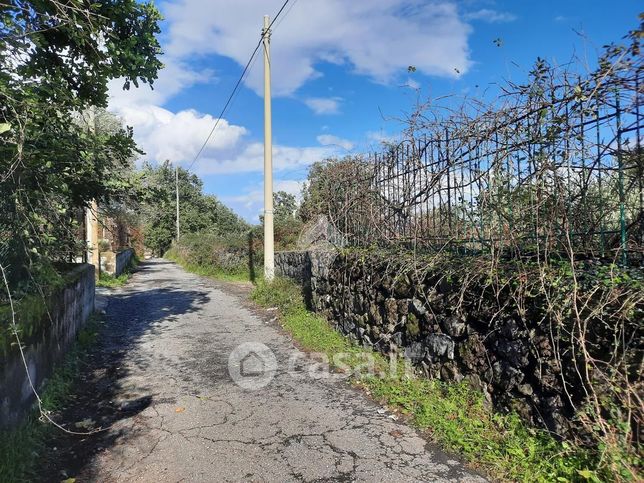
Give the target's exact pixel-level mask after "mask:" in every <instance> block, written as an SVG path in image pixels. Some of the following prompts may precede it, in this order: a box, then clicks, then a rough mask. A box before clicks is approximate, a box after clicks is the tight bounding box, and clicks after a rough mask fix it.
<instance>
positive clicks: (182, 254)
mask: <svg viewBox="0 0 644 483" xmlns="http://www.w3.org/2000/svg"><path fill="white" fill-rule="evenodd" d="M260 247H261V245H260V244H259V243H258V242H257V240H256V238H255V237H254V236H253V235H252V234H249V233H248V232H246V233H233V234H229V235H217V234H213V233H191V234H187V235H184V236H182V237H181V240H180V241H179V243H175V244H174V245H173V246H172V248H170V250H168V252H166V254H165V257H166V258H168V259H170V260H173V261H175V262H177V263H180V264H181V265H183V266H184V267H185V268H186V269H188V270H190V271H192V272H195V273H198V274H200V275H208V276H214V277H218V278H228V279H234V280H254V278H255V276H256V273H258V272H257V267H261V266H262V264H263V256H262V253H261V251H260Z"/></svg>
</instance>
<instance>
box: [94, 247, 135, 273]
mask: <svg viewBox="0 0 644 483" xmlns="http://www.w3.org/2000/svg"><path fill="white" fill-rule="evenodd" d="M132 257H134V249H133V248H126V249H125V250H121V251H118V252H111V251H105V252H101V272H102V273H109V274H110V275H112V276H113V277H118V276H119V275H121V274H122V273H123V271H124V270H125V269H126V268H127V267H128V265H129V264H130V262H131V261H132Z"/></svg>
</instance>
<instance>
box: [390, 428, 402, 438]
mask: <svg viewBox="0 0 644 483" xmlns="http://www.w3.org/2000/svg"><path fill="white" fill-rule="evenodd" d="M389 435H390V436H393V437H394V438H400V437H401V436H402V431H400V430H398V429H394V430H393V431H390V432H389Z"/></svg>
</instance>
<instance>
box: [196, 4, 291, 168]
mask: <svg viewBox="0 0 644 483" xmlns="http://www.w3.org/2000/svg"><path fill="white" fill-rule="evenodd" d="M289 1H290V0H285V2H284V3H283V4H282V6H281V8H280V9H279V11H278V12H277V15H275V17H274V18H273V20H272V21H271V23H270V24H269V26H268V30H270V29H271V27H272V26H273V24H274V23H275V21H276V20H277V19H278V18H279V16H280V15H281V14H282V12H283V11H284V8H286V6H287V5H288V3H289ZM289 11H290V9H289ZM263 39H264V33H262V37H261V38H260V39H259V42H257V45H256V46H255V50H253V53H252V54H251V55H250V58H249V59H248V62H246V65H245V66H244V70H243V71H242V73H241V75H240V76H239V79H237V83H236V84H235V87H233V90H232V92H231V93H230V95H229V96H228V99H227V100H226V104H224V107H223V109H222V110H221V112H220V113H219V116H218V117H217V119H216V121H215V124H214V126H213V127H212V129H211V130H210V132H209V133H208V136H207V137H206V140H205V141H204V142H203V144H202V145H201V148H199V151H198V152H197V154H196V156H195V157H194V159H193V160H192V162H191V163H190V166H188V171H190V170H191V169H192V167H193V166H194V164H195V163H196V162H197V160H198V159H199V156H201V153H202V152H203V150H204V149H205V148H206V146H207V145H208V142H209V141H210V138H211V137H212V135H213V133H214V132H215V130H216V129H217V126H219V122H220V121H221V119H222V118H223V117H224V114H225V113H226V110H227V109H228V106H230V104H231V102H232V100H233V98H234V97H235V94H236V93H237V90H238V89H239V86H240V85H241V83H242V81H243V80H244V77H245V76H246V74H247V73H248V72H249V70H250V69H249V68H250V67H251V64H252V63H253V59H254V58H255V56H256V55H257V51H258V50H259V48H260V46H261V45H262V40H263Z"/></svg>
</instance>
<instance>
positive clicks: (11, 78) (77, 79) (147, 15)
mask: <svg viewBox="0 0 644 483" xmlns="http://www.w3.org/2000/svg"><path fill="white" fill-rule="evenodd" d="M159 20H160V15H159V12H158V11H157V10H156V8H155V7H154V6H152V5H151V4H141V3H138V2H136V1H134V0H121V1H117V2H112V1H106V0H99V1H93V2H89V1H86V0H81V1H77V2H72V3H69V2H66V3H60V2H57V1H51V0H44V1H16V0H9V1H7V2H4V3H3V4H2V5H1V6H0V173H2V175H1V177H0V213H1V215H2V216H0V263H2V265H3V266H6V267H7V268H8V272H9V278H10V283H11V287H12V288H14V289H15V288H17V287H18V286H19V285H20V284H23V285H25V284H30V283H31V279H32V278H33V276H34V273H35V272H36V271H37V270H36V267H37V266H46V265H48V264H51V263H52V262H55V261H65V260H67V261H68V260H69V259H70V258H72V257H74V256H78V255H79V253H80V252H82V250H83V247H82V244H83V243H82V240H83V239H84V236H83V233H82V228H81V223H82V219H83V210H84V208H85V207H87V206H88V205H89V204H90V202H91V200H96V201H98V202H99V203H104V204H107V203H108V202H110V201H114V200H118V199H120V198H123V197H125V196H127V195H129V194H131V191H132V188H133V186H132V183H131V180H130V179H129V176H128V174H127V172H128V169H129V163H130V160H131V159H132V157H133V156H134V155H135V154H136V152H137V151H136V146H135V143H134V141H133V139H132V131H131V130H130V129H126V128H122V127H121V126H120V122H117V123H116V127H115V128H114V127H112V128H110V129H103V128H102V126H101V117H104V113H103V112H102V111H101V110H100V108H102V107H105V106H106V104H107V86H108V81H109V80H111V79H115V78H123V79H124V84H125V87H126V88H128V87H129V86H130V84H131V83H132V84H134V85H138V83H139V81H143V82H147V83H150V84H151V83H152V82H153V81H154V79H155V78H156V75H157V70H158V69H159V68H160V67H161V63H160V61H159V60H158V58H157V57H158V55H159V54H160V49H159V44H158V42H157V40H156V35H157V34H158V32H159V27H158V25H157V23H158V21H159ZM81 66H82V67H81ZM97 108H98V109H97ZM81 113H82V114H81Z"/></svg>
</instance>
